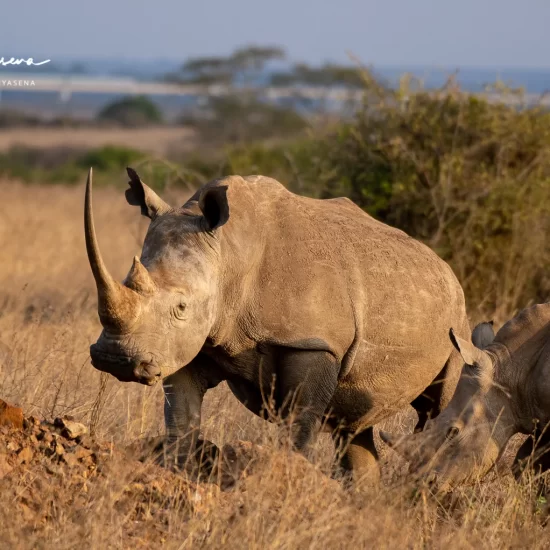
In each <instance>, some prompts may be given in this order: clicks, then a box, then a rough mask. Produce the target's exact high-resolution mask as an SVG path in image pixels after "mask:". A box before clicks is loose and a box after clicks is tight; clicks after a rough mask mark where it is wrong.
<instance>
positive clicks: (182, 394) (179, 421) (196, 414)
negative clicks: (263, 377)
mask: <svg viewBox="0 0 550 550" xmlns="http://www.w3.org/2000/svg"><path fill="white" fill-rule="evenodd" d="M199 367H200V366H199V365H198V364H197V363H196V362H192V363H191V364H189V365H188V366H187V367H184V368H182V369H180V370H178V371H177V372H175V373H174V374H172V375H171V376H168V377H167V378H165V379H164V381H163V388H164V397H165V399H164V422H165V426H166V441H165V444H164V448H163V457H162V458H163V462H164V464H165V465H166V466H170V467H177V468H183V467H186V468H188V469H191V470H192V471H196V470H197V469H201V468H203V467H206V470H208V471H209V470H211V468H212V464H213V462H214V461H215V459H216V457H217V451H218V449H217V447H216V446H215V445H214V444H213V443H210V442H208V441H202V440H200V439H199V434H200V423H201V407H202V401H203V398H204V394H205V393H206V390H207V389H209V387H211V386H210V385H209V384H208V382H207V381H206V380H205V379H204V376H203V373H202V372H201V371H202V370H203V369H200V368H199ZM206 473H208V472H206Z"/></svg>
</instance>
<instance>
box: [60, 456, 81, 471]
mask: <svg viewBox="0 0 550 550" xmlns="http://www.w3.org/2000/svg"><path fill="white" fill-rule="evenodd" d="M61 460H63V462H65V464H67V466H69V468H72V467H74V466H78V459H77V458H76V456H74V454H73V453H65V454H62V455H61Z"/></svg>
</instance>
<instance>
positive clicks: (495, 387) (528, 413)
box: [380, 303, 550, 491]
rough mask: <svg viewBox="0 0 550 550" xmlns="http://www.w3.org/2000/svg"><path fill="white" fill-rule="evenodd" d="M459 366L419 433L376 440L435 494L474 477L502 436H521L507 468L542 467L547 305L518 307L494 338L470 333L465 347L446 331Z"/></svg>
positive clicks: (480, 330) (545, 459) (485, 327)
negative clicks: (441, 403) (446, 398)
mask: <svg viewBox="0 0 550 550" xmlns="http://www.w3.org/2000/svg"><path fill="white" fill-rule="evenodd" d="M450 338H451V341H452V343H453V345H454V346H455V347H456V349H457V350H458V351H459V352H460V354H461V356H462V358H463V361H464V367H463V370H462V373H461V376H460V380H459V382H458V386H457V388H456V392H455V394H454V396H453V398H452V400H451V402H450V404H449V406H448V407H447V408H446V409H445V410H444V411H443V412H442V413H441V414H440V415H439V416H438V417H437V418H435V419H433V420H429V421H428V422H427V423H426V426H425V430H424V431H423V432H421V433H416V434H411V435H405V436H401V437H399V436H396V435H392V434H390V433H385V432H380V436H381V438H382V439H383V440H384V441H385V442H386V443H388V444H389V445H390V446H392V447H394V448H395V449H396V451H398V452H399V453H400V454H402V455H403V456H404V457H405V458H406V459H407V460H409V461H410V470H411V472H412V473H413V474H415V475H419V476H420V477H424V478H425V479H428V480H429V481H431V482H434V483H435V485H436V486H437V487H438V488H439V490H441V491H445V490H449V489H451V488H452V487H454V486H456V485H458V484H460V483H464V482H467V481H470V480H472V479H480V478H481V477H482V476H483V475H484V474H486V473H487V472H488V471H489V470H490V469H491V468H492V467H493V466H494V464H495V463H496V461H497V460H498V458H499V457H500V455H501V454H502V452H503V451H504V449H505V447H506V445H507V443H508V441H509V440H510V438H511V437H512V436H513V435H514V434H517V433H520V434H529V435H530V437H528V438H527V439H526V440H525V442H524V443H523V445H522V446H521V447H520V449H519V451H518V452H517V455H516V458H515V460H514V464H513V471H514V473H515V474H516V476H519V475H521V473H522V471H523V469H524V466H525V463H526V462H530V463H531V464H530V465H531V466H532V467H534V468H536V469H537V470H539V471H540V470H547V469H548V468H550V303H547V304H539V305H535V306H532V307H530V308H527V309H524V310H523V311H521V312H520V313H519V314H518V315H517V316H516V317H514V318H513V319H511V320H510V321H508V322H507V323H506V324H505V325H504V326H503V327H502V328H501V329H500V330H499V331H498V332H497V334H496V336H495V334H494V332H493V328H492V323H482V324H480V325H478V326H477V327H476V328H475V329H474V333H473V334H472V343H470V342H468V341H466V340H463V339H462V338H460V337H459V336H458V335H456V334H455V333H454V331H453V330H451V331H450Z"/></svg>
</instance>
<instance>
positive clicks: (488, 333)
mask: <svg viewBox="0 0 550 550" xmlns="http://www.w3.org/2000/svg"><path fill="white" fill-rule="evenodd" d="M494 339H495V331H494V330H493V321H489V322H487V323H479V325H476V327H475V328H474V330H473V331H472V342H473V344H474V346H475V347H476V348H479V349H485V348H486V347H487V346H490V345H491V344H492V343H493V340H494Z"/></svg>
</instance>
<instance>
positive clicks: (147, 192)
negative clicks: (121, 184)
mask: <svg viewBox="0 0 550 550" xmlns="http://www.w3.org/2000/svg"><path fill="white" fill-rule="evenodd" d="M126 172H127V173H128V177H129V178H130V181H129V182H128V185H129V186H130V189H126V193H125V194H126V200H127V201H128V204H131V205H132V206H139V207H140V208H141V213H142V215H143V216H147V217H148V218H150V219H151V220H154V219H155V218H156V217H157V216H162V214H166V212H170V210H172V208H171V207H170V205H168V204H166V203H165V202H164V201H163V200H162V199H161V198H160V197H159V196H158V195H157V194H156V193H155V192H154V191H153V190H152V189H151V188H150V187H148V186H147V185H145V184H144V183H143V182H142V181H141V178H140V177H139V176H138V174H137V172H136V171H135V170H134V169H133V168H130V167H128V168H126Z"/></svg>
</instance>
